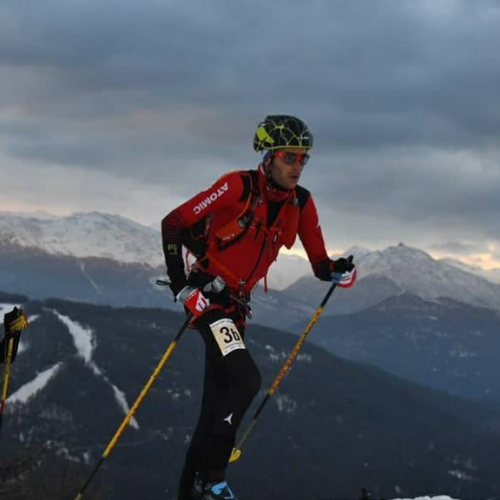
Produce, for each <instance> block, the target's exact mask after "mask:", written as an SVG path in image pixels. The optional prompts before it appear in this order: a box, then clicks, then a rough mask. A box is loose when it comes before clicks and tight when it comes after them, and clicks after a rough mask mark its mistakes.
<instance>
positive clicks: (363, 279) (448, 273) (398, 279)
mask: <svg viewBox="0 0 500 500" xmlns="http://www.w3.org/2000/svg"><path fill="white" fill-rule="evenodd" d="M349 254H353V255H354V257H355V260H354V262H355V263H356V266H357V269H358V281H357V283H356V285H355V286H354V287H353V288H352V289H349V290H345V291H342V292H343V293H341V294H337V296H336V298H335V301H334V302H335V304H334V305H338V306H339V310H338V311H337V312H342V313H345V312H346V311H347V312H353V311H356V310H361V309H363V308H366V307H369V306H371V305H375V304H378V303H379V302H381V301H382V300H385V299H386V298H387V297H389V296H392V295H397V294H400V293H404V292H407V293H411V294H414V295H418V296H420V297H422V298H424V299H427V300H432V299H435V298H437V297H449V298H452V299H455V300H457V301H459V302H465V303H466V304H471V305H479V306H483V307H489V308H493V309H500V285H499V284H496V283H492V282H491V281H488V280H486V279H485V278H482V277H480V276H477V275H476V274H473V273H471V272H468V271H466V270H463V269H458V268H457V267H456V266H452V265H450V264H448V263H446V262H443V261H438V260H435V259H433V258H432V257H431V256H430V255H429V254H428V253H426V252H424V251H422V250H418V249H416V248H412V247H408V246H406V245H404V244H402V243H400V244H399V245H397V246H391V247H388V248H386V249H384V250H377V251H374V252H366V251H365V250H364V249H361V251H359V249H357V248H352V249H349V250H348V251H347V252H345V255H349ZM285 293H286V294H287V295H288V296H290V297H291V298H293V299H295V300H302V301H304V302H305V303H306V304H308V305H312V304H317V303H319V301H320V300H321V298H322V297H323V295H324V293H325V287H324V283H320V282H318V280H316V279H314V278H311V277H303V278H301V279H300V280H299V281H297V282H296V283H294V284H293V285H292V286H290V287H289V288H287V289H286V290H285ZM334 305H331V306H330V307H329V311H333V309H334V307H333V306H334ZM340 306H342V307H340ZM358 306H359V307H358Z"/></svg>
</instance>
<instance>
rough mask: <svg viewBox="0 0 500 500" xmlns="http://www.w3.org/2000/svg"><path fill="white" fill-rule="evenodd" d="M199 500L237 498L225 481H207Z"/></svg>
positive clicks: (229, 499) (234, 499) (232, 499)
mask: <svg viewBox="0 0 500 500" xmlns="http://www.w3.org/2000/svg"><path fill="white" fill-rule="evenodd" d="M200 500H238V499H237V498H236V497H235V496H234V493H233V492H232V491H231V489H230V488H229V485H228V484H227V482H226V481H220V482H218V483H207V484H206V485H205V488H203V494H202V496H201V499H200Z"/></svg>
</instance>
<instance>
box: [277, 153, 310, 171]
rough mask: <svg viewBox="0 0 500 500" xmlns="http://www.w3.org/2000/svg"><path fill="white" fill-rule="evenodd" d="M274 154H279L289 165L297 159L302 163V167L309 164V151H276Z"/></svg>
mask: <svg viewBox="0 0 500 500" xmlns="http://www.w3.org/2000/svg"><path fill="white" fill-rule="evenodd" d="M274 156H277V157H278V158H279V159H280V160H283V163H286V164H287V165H290V166H291V165H293V164H294V163H295V162H296V161H298V162H299V163H300V165H301V166H302V167H305V166H306V165H307V162H308V161H309V155H308V154H307V153H290V152H288V151H275V153H274Z"/></svg>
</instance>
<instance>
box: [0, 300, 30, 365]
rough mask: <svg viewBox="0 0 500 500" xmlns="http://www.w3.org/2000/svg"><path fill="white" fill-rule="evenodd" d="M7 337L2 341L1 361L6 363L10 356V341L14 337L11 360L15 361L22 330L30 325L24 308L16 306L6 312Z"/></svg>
mask: <svg viewBox="0 0 500 500" xmlns="http://www.w3.org/2000/svg"><path fill="white" fill-rule="evenodd" d="M3 322H4V326H5V338H4V339H3V340H2V341H1V342H0V363H4V362H5V361H6V359H7V356H8V352H7V350H8V348H9V341H10V340H11V339H14V343H13V345H12V353H11V357H10V362H11V363H13V362H14V361H15V359H16V356H17V349H18V347H19V340H20V338H21V330H24V329H25V328H27V327H28V320H27V319H26V316H25V315H24V313H23V310H22V309H19V308H17V307H14V309H13V310H12V311H11V312H8V313H6V314H4V317H3Z"/></svg>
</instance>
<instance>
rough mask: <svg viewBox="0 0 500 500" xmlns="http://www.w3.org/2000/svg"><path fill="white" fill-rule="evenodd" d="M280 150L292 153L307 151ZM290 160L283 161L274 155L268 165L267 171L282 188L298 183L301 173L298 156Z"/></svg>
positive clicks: (288, 187)
mask: <svg viewBox="0 0 500 500" xmlns="http://www.w3.org/2000/svg"><path fill="white" fill-rule="evenodd" d="M279 151H280V152H283V153H293V154H294V155H295V154H298V155H301V154H305V153H306V152H307V151H306V150H305V149H295V148H290V149H280V150H279ZM289 163H290V162H289V161H288V162H287V161H285V160H284V159H282V158H279V157H278V156H274V159H273V161H272V163H271V165H270V166H269V172H270V174H271V177H272V178H273V180H274V182H276V184H278V186H280V187H281V188H283V189H288V190H290V189H294V188H295V187H296V186H297V184H298V183H299V179H300V174H301V173H302V170H303V168H304V167H303V166H302V165H301V163H300V161H299V159H298V158H295V161H293V163H292V164H289Z"/></svg>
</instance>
